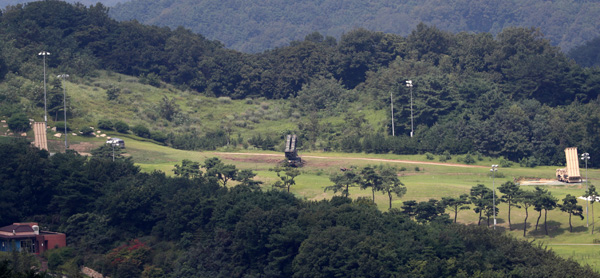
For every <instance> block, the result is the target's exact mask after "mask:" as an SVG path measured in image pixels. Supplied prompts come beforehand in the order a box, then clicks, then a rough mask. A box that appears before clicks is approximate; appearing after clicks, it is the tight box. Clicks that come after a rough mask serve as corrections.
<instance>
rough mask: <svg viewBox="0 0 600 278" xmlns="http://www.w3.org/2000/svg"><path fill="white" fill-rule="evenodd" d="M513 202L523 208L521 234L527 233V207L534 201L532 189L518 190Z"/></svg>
mask: <svg viewBox="0 0 600 278" xmlns="http://www.w3.org/2000/svg"><path fill="white" fill-rule="evenodd" d="M515 202H517V203H519V204H521V206H522V207H523V208H525V220H524V221H523V236H526V235H527V218H528V217H529V212H528V210H527V209H528V208H529V207H531V206H533V205H534V203H535V193H534V192H532V191H525V190H521V191H519V194H518V195H517V198H516V199H515Z"/></svg>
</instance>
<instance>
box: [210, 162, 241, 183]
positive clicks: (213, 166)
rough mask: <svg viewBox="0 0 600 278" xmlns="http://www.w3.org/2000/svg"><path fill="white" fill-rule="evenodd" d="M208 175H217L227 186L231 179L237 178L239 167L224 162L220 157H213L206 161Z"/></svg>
mask: <svg viewBox="0 0 600 278" xmlns="http://www.w3.org/2000/svg"><path fill="white" fill-rule="evenodd" d="M204 168H206V176H207V177H216V178H217V180H219V181H220V182H221V183H223V186H227V182H228V181H229V180H235V179H236V177H237V174H238V169H237V168H236V167H235V165H233V164H224V163H223V162H222V161H221V160H220V159H219V158H218V157H211V158H208V159H206V160H205V161H204Z"/></svg>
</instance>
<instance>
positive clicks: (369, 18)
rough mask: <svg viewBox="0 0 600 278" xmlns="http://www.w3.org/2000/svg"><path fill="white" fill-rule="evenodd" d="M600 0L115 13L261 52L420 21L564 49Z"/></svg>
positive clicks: (132, 8) (192, 4)
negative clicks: (510, 33) (316, 36)
mask: <svg viewBox="0 0 600 278" xmlns="http://www.w3.org/2000/svg"><path fill="white" fill-rule="evenodd" d="M599 14H600V2H598V1H542V0H524V1H515V0H511V1H484V0H458V1H451V2H450V1H443V0H425V1H393V0H377V1H375V0H366V1H364V0H361V1H358V0H353V1H339V0H319V1H317V0H298V1H284V0H266V1H248V0H246V1H242V0H223V1H215V0H200V1H192V0H181V1H174V0H133V1H130V2H126V3H120V4H117V5H115V6H114V7H112V8H111V10H110V15H111V17H113V18H115V19H117V20H131V19H136V20H138V21H140V22H142V23H144V24H152V25H158V26H169V27H171V28H175V27H178V26H183V27H185V28H188V29H191V30H192V31H194V32H197V33H200V34H202V35H204V36H206V37H207V38H209V39H214V40H219V41H221V42H223V43H224V44H225V45H226V46H227V47H229V48H233V49H236V50H240V51H243V52H261V51H264V50H266V49H273V48H276V47H281V46H286V45H288V44H289V43H290V42H291V41H294V40H302V39H303V38H304V37H305V36H306V35H308V34H310V33H312V32H314V31H318V32H320V33H322V34H324V35H330V36H334V37H338V38H339V37H340V36H341V35H342V34H343V33H346V32H349V31H351V30H353V29H356V28H359V27H362V28H366V29H368V30H372V31H382V32H386V33H395V34H400V35H407V34H409V33H410V31H411V30H414V28H415V26H416V25H417V24H418V23H419V22H424V23H426V24H428V25H434V26H437V27H438V28H440V29H442V30H447V31H451V32H463V31H464V32H476V33H480V32H490V33H492V34H497V33H498V32H500V31H501V30H502V29H504V28H506V27H509V26H521V27H538V28H540V29H541V31H542V33H544V34H545V36H546V37H547V38H548V39H549V40H550V41H551V42H552V44H554V45H556V46H559V47H561V48H562V49H563V50H565V51H566V50H569V49H571V48H573V47H575V46H578V45H581V44H583V43H585V42H586V41H589V40H591V39H593V38H595V37H597V36H598V35H600V20H599V19H598V15H599Z"/></svg>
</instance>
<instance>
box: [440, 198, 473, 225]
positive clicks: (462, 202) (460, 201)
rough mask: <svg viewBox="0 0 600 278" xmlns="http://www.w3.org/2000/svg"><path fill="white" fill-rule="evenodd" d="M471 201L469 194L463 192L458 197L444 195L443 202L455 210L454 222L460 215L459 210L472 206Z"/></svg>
mask: <svg viewBox="0 0 600 278" xmlns="http://www.w3.org/2000/svg"><path fill="white" fill-rule="evenodd" d="M470 203H471V202H470V201H469V195H468V194H462V195H460V196H459V197H458V198H456V197H442V204H444V206H445V207H447V208H449V209H450V211H452V212H454V223H456V218H457V216H458V212H459V211H461V210H467V209H470V208H471V207H469V206H468V204H470Z"/></svg>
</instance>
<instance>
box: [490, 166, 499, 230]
mask: <svg viewBox="0 0 600 278" xmlns="http://www.w3.org/2000/svg"><path fill="white" fill-rule="evenodd" d="M490 172H492V188H493V191H492V203H493V211H492V213H493V214H494V230H495V229H496V180H495V178H496V172H498V165H496V164H494V165H492V169H490Z"/></svg>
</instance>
